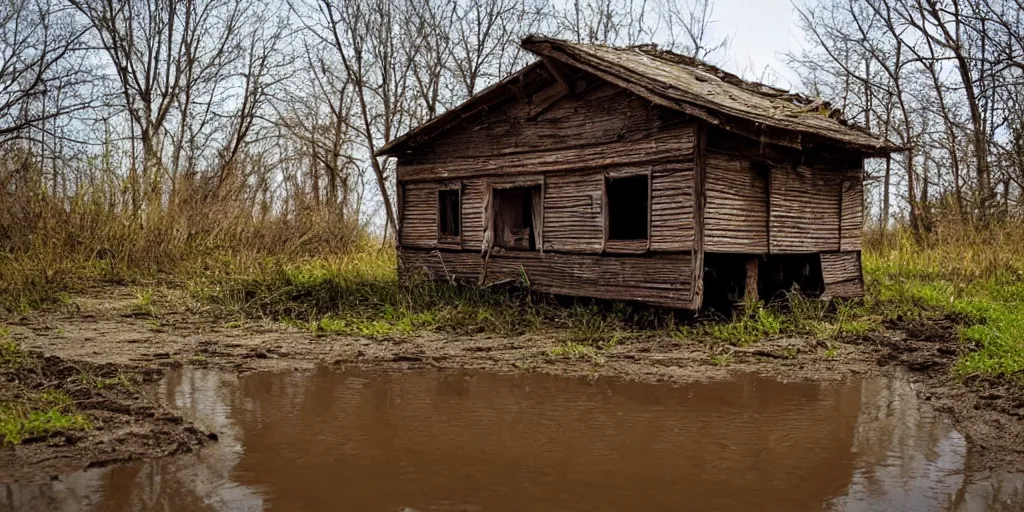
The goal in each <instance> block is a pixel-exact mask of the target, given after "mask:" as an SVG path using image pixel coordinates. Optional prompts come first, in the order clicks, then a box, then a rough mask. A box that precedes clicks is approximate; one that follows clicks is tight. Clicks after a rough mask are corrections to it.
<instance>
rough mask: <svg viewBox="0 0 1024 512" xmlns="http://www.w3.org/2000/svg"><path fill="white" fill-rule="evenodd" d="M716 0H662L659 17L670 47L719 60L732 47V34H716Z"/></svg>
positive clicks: (698, 57) (711, 59) (704, 57)
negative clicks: (730, 39)
mask: <svg viewBox="0 0 1024 512" xmlns="http://www.w3.org/2000/svg"><path fill="white" fill-rule="evenodd" d="M714 15H715V1H714V0H660V1H659V3H658V16H659V18H660V19H661V26H663V27H664V28H665V31H666V32H667V33H668V47H669V49H671V50H675V51H679V52H682V53H684V54H686V55H689V56H690V57H693V58H695V59H700V60H703V61H719V60H721V59H722V57H723V56H724V54H725V53H726V52H727V51H728V50H729V37H728V36H717V35H715V34H714V31H713V30H712V25H713V24H714V23H715V20H714Z"/></svg>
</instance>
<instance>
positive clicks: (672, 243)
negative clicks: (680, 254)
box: [650, 161, 693, 252]
mask: <svg viewBox="0 0 1024 512" xmlns="http://www.w3.org/2000/svg"><path fill="white" fill-rule="evenodd" d="M651 179H652V182H651V233H650V236H651V246H650V247H651V251H656V252H657V251H660V252H669V251H691V250H693V162H692V161H689V162H684V163H679V164H666V165H658V166H655V167H654V168H653V169H652V171H651Z"/></svg>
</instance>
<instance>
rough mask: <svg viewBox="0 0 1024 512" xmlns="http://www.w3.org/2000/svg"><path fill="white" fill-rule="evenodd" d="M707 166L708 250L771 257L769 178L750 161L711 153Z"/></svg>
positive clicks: (706, 225) (706, 222) (705, 216)
mask: <svg viewBox="0 0 1024 512" xmlns="http://www.w3.org/2000/svg"><path fill="white" fill-rule="evenodd" d="M706 165H707V166H706V170H705V173H706V183H707V185H706V187H705V189H706V190H705V194H706V195H707V207H706V208H705V210H704V250H705V251H707V252H726V253H745V254H764V253H767V252H768V183H767V181H768V176H767V174H766V173H764V172H757V171H756V170H755V169H754V168H753V166H752V165H751V162H750V161H749V160H743V159H739V158H736V157H733V156H729V155H726V154H723V153H717V152H709V153H708V156H707V164H706Z"/></svg>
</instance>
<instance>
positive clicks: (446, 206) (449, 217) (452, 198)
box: [437, 189, 462, 241]
mask: <svg viewBox="0 0 1024 512" xmlns="http://www.w3.org/2000/svg"><path fill="white" fill-rule="evenodd" d="M460 210H461V208H460V198H459V189H450V190H439V191H437V211H438V219H437V220H438V237H439V238H440V239H441V240H442V241H443V240H458V238H459V235H460V234H461V229H460V228H461V224H462V222H461V219H462V217H461V213H462V212H461V211H460Z"/></svg>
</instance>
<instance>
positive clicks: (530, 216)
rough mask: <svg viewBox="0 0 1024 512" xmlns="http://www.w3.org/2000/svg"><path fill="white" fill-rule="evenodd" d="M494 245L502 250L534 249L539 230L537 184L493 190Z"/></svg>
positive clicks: (538, 193) (539, 189)
mask: <svg viewBox="0 0 1024 512" xmlns="http://www.w3.org/2000/svg"><path fill="white" fill-rule="evenodd" d="M492 194H493V196H492V200H493V208H494V226H493V228H494V245H495V246H496V247H501V248H503V249H516V250H526V251H535V250H537V238H538V236H537V235H538V232H539V230H540V226H539V220H540V211H539V208H540V204H541V201H542V198H541V197H540V195H541V188H540V185H536V186H529V187H514V188H503V189H494V190H493V191H492Z"/></svg>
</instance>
